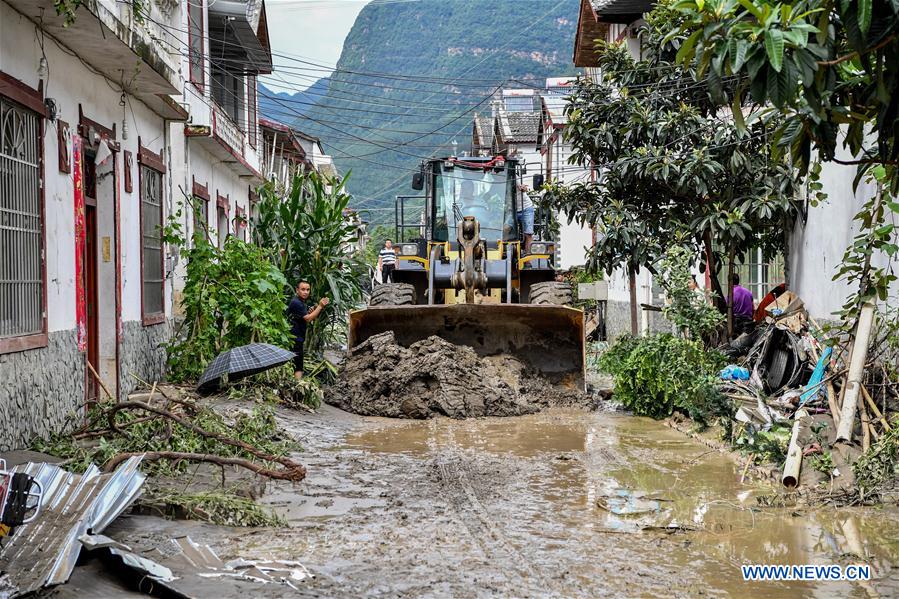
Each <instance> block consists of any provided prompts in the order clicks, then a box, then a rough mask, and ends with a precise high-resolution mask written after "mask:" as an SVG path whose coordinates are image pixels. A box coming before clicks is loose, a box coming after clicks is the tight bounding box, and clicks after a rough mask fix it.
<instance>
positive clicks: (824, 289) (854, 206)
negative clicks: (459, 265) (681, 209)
mask: <svg viewBox="0 0 899 599" xmlns="http://www.w3.org/2000/svg"><path fill="white" fill-rule="evenodd" d="M654 4H655V2H653V1H652V0H581V10H580V17H579V22H578V28H577V36H576V38H575V42H574V63H575V65H576V66H578V67H583V68H584V71H585V74H586V75H587V76H588V77H593V78H596V77H597V76H598V73H597V71H596V68H595V66H596V55H595V53H594V40H596V39H604V40H606V41H608V42H625V43H626V44H627V45H628V48H629V49H630V51H631V54H632V56H634V57H635V58H640V54H641V48H640V43H639V39H638V37H637V32H638V30H639V27H640V26H641V25H642V24H643V22H644V21H643V18H642V17H643V14H644V13H646V12H647V11H649V10H651V9H652V7H653V5H654ZM841 158H842V159H844V160H848V159H851V157H850V156H848V155H843V156H841ZM855 172H856V171H855V167H851V166H842V165H839V164H836V163H825V164H824V165H823V167H822V172H821V183H822V184H823V186H824V187H823V190H822V191H823V192H824V193H826V194H827V196H828V200H827V201H826V202H825V203H823V204H821V205H819V206H816V207H811V206H807V209H806V214H805V215H804V216H803V218H801V219H799V220H798V221H797V222H796V223H794V226H793V230H792V231H788V232H787V239H788V243H787V246H788V247H787V252H786V255H783V256H778V257H776V258H775V259H774V260H772V261H769V262H765V261H763V260H762V258H761V250H759V251H758V252H757V255H756V256H755V257H754V258H751V259H750V260H749V261H748V262H747V263H746V264H742V265H740V268H739V272H740V274H741V279H742V281H741V282H742V284H743V285H744V286H746V287H748V288H749V289H750V290H751V291H752V292H753V295H754V296H755V299H756V301H758V300H759V299H760V298H761V297H762V296H764V295H765V294H766V293H767V292H768V291H769V290H770V289H772V288H773V287H775V286H777V285H779V284H780V283H783V282H786V283H787V287H788V289H791V290H793V291H794V292H796V293H797V294H798V295H799V296H800V297H801V298H802V299H803V300H804V302H805V305H806V308H807V309H808V310H809V313H810V315H811V316H812V317H813V318H815V319H816V320H818V321H819V322H823V321H826V320H832V319H833V318H834V316H833V313H834V312H835V311H837V310H839V309H840V307H841V306H842V305H843V303H844V302H845V300H846V298H847V297H849V296H850V295H851V294H852V293H854V291H855V290H853V289H850V288H849V286H847V285H846V284H845V283H844V282H842V281H833V280H832V278H833V275H834V274H835V273H836V270H837V266H838V265H839V264H840V262H841V261H842V258H843V254H844V252H845V250H846V248H847V247H849V246H850V245H851V244H852V240H853V237H854V236H855V235H856V234H857V233H858V226H857V223H855V222H854V221H853V220H852V219H853V217H854V215H855V214H856V213H857V212H858V211H859V210H861V208H862V206H864V204H865V203H866V202H867V201H868V200H869V199H870V198H871V197H873V195H874V193H875V189H874V186H873V185H871V184H866V183H864V182H863V183H861V184H860V185H859V187H858V190H857V191H854V190H853V189H852V183H853V180H854V178H855ZM889 262H890V260H889V258H888V257H887V256H885V255H882V254H881V255H874V256H872V264H875V265H878V266H886V265H887V264H889ZM659 293H660V291H659V289H658V288H657V287H654V285H653V281H652V276H651V274H650V273H649V272H647V271H645V269H644V270H643V272H642V273H641V274H640V275H639V276H638V279H637V297H638V299H637V301H638V303H641V304H653V303H655V304H658V302H659V299H660V298H659ZM897 297H899V284H895V285H894V286H893V288H892V290H891V299H892V301H895V299H896V298H897ZM609 300H610V302H609V311H608V317H609V319H610V322H609V323H608V329H609V334H610V335H611V336H614V335H616V334H620V333H621V332H624V331H629V330H630V324H629V318H628V317H627V314H628V312H629V309H630V295H629V286H628V277H627V276H626V275H625V274H624V273H621V272H619V271H616V272H615V273H613V275H612V276H611V277H610V280H609ZM666 328H667V325H666V324H665V321H664V319H663V318H661V316H660V315H659V314H658V313H657V312H647V311H641V316H640V329H641V330H642V331H644V332H645V331H648V330H651V329H656V330H662V329H666Z"/></svg>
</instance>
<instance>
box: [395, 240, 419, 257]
mask: <svg viewBox="0 0 899 599" xmlns="http://www.w3.org/2000/svg"><path fill="white" fill-rule="evenodd" d="M397 253H398V254H400V255H401V256H414V255H416V254H417V253H418V246H417V245H415V244H414V243H404V244H403V245H401V246H400V251H399V252H397Z"/></svg>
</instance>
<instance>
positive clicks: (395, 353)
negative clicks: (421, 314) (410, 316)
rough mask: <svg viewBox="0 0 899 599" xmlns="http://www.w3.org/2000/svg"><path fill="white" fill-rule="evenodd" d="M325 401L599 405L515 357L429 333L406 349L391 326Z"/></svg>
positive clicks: (466, 408)
mask: <svg viewBox="0 0 899 599" xmlns="http://www.w3.org/2000/svg"><path fill="white" fill-rule="evenodd" d="M325 401H326V402H328V403H329V404H331V405H334V406H337V407H339V408H341V409H343V410H346V411H348V412H353V413H356V414H362V415H366V416H387V417H391V418H429V417H431V416H433V415H436V414H441V415H444V416H449V417H450V418H472V417H478V416H521V415H523V414H532V413H534V412H539V411H540V410H542V409H545V408H547V407H550V406H579V407H586V408H590V409H594V408H595V407H596V403H597V401H596V400H594V399H593V398H591V397H590V396H588V395H586V394H585V393H583V392H580V391H577V390H571V389H565V388H561V387H559V386H554V385H552V384H551V383H549V382H548V381H546V380H545V379H543V378H542V377H541V376H540V375H539V374H537V373H535V372H532V371H531V369H529V368H528V367H527V366H526V365H525V364H524V363H522V362H521V361H519V360H518V359H516V358H514V357H512V356H491V357H486V358H482V357H479V356H478V355H477V354H476V353H475V351H474V350H473V349H471V348H470V347H466V346H462V345H454V344H452V343H450V342H448V341H445V340H443V339H441V338H439V337H428V338H427V339H424V340H422V341H419V342H417V343H413V344H412V345H410V346H409V347H402V346H401V345H398V344H397V343H396V339H395V338H394V336H393V333H392V332H387V333H382V334H380V335H375V336H374V337H371V338H370V339H368V340H367V341H366V342H365V343H362V344H361V345H359V346H357V347H356V348H354V349H353V352H352V354H351V355H350V356H349V357H348V358H347V359H346V361H345V362H344V364H343V366H342V367H341V370H340V373H339V375H338V377H337V380H336V381H335V382H334V384H332V385H331V386H330V387H329V388H328V389H327V391H326V392H325Z"/></svg>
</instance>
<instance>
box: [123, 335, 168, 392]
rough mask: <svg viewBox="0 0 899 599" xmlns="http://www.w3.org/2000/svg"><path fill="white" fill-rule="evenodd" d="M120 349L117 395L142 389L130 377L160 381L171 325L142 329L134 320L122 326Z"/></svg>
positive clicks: (150, 381)
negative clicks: (119, 389) (118, 392)
mask: <svg viewBox="0 0 899 599" xmlns="http://www.w3.org/2000/svg"><path fill="white" fill-rule="evenodd" d="M122 333H123V335H122V347H121V349H120V350H119V359H120V360H121V364H120V365H119V373H120V374H119V380H120V385H121V393H120V396H121V397H122V398H123V399H124V398H125V397H127V396H128V394H129V393H132V392H133V391H134V390H135V389H137V388H138V387H141V386H142V383H140V382H139V381H138V380H137V379H136V378H134V376H132V374H133V375H135V376H137V377H140V378H141V379H143V380H145V381H147V382H148V383H150V384H153V383H154V382H156V381H162V380H163V378H164V377H165V373H166V364H165V363H166V353H165V345H166V344H167V343H168V342H169V340H170V339H171V336H172V322H171V321H170V320H167V321H166V322H163V323H160V324H157V325H152V326H148V327H145V326H143V324H141V323H140V322H137V321H131V322H125V323H123V331H122Z"/></svg>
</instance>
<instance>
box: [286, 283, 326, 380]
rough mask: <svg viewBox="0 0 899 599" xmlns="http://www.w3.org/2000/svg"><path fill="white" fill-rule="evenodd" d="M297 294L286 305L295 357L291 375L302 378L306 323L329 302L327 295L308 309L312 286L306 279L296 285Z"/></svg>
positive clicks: (317, 314)
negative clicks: (307, 304)
mask: <svg viewBox="0 0 899 599" xmlns="http://www.w3.org/2000/svg"><path fill="white" fill-rule="evenodd" d="M296 291H297V294H296V295H295V296H293V297H292V298H291V300H290V303H289V304H288V305H287V319H288V320H289V321H290V332H291V334H293V338H294V341H293V353H295V354H296V357H294V359H293V376H295V377H296V379H297V380H298V381H299V380H302V378H303V342H304V341H305V339H306V325H307V324H309V323H310V322H312V321H313V320H315V319H316V318H318V317H319V316H320V315H321V313H322V310H323V309H324V307H325V306H327V305H328V304H329V303H330V300H329V299H328V298H327V297H323V298H321V299H320V300H319V301H318V304H316V306H315V307H314V308H313V309H312V310H309V309H308V308H307V307H306V302H307V301H309V293H310V292H311V291H312V286H311V285H309V282H308V281H300V282H299V284H298V285H297V289H296Z"/></svg>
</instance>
